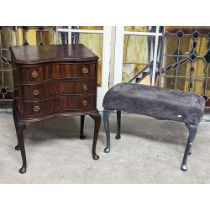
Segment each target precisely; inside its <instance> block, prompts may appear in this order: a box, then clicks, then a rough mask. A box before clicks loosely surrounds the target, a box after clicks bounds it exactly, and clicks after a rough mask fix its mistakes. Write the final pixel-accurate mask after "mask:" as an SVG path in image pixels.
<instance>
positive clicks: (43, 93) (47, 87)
mask: <svg viewBox="0 0 210 210" xmlns="http://www.w3.org/2000/svg"><path fill="white" fill-rule="evenodd" d="M95 91H96V82H95V79H92V80H82V81H72V80H68V79H57V80H53V81H50V82H46V83H40V84H39V83H38V84H24V85H21V95H22V98H23V99H37V98H48V97H51V96H55V95H62V94H86V93H87V94H90V93H95Z"/></svg>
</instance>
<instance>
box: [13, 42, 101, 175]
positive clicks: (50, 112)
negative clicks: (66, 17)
mask: <svg viewBox="0 0 210 210" xmlns="http://www.w3.org/2000/svg"><path fill="white" fill-rule="evenodd" d="M10 51H11V57H12V63H13V78H14V93H15V97H14V104H13V115H14V122H15V127H16V131H17V137H18V145H17V146H16V149H17V150H20V151H21V155H22V159H23V166H22V168H21V169H20V173H25V172H26V167H27V164H26V155H25V148H24V140H23V130H24V129H25V128H26V127H27V125H29V124H30V123H33V122H36V121H40V120H44V119H48V118H51V117H55V116H72V115H80V116H81V130H80V138H81V139H84V138H85V136H84V135H83V127H84V118H85V115H90V117H92V118H93V120H94V121H95V131H94V137H93V145H92V155H93V158H94V159H98V158H99V157H98V155H97V154H96V151H95V150H96V143H97V137H98V132H99V128H100V123H101V116H100V114H99V112H98V110H97V108H96V92H97V62H98V57H97V56H96V55H95V54H94V53H92V52H91V51H90V50H89V49H87V48H86V47H84V46H83V45H51V46H22V47H11V48H10Z"/></svg>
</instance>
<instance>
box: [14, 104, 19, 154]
mask: <svg viewBox="0 0 210 210" xmlns="http://www.w3.org/2000/svg"><path fill="white" fill-rule="evenodd" d="M12 114H13V119H14V124H15V130H16V135H18V133H17V115H16V113H15V105H14V103H13V107H12ZM15 150H20V145H19V143H18V142H17V145H16V146H15Z"/></svg>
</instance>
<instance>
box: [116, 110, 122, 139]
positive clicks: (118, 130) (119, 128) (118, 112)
mask: <svg viewBox="0 0 210 210" xmlns="http://www.w3.org/2000/svg"><path fill="white" fill-rule="evenodd" d="M120 137H121V111H117V135H116V136H115V139H120Z"/></svg>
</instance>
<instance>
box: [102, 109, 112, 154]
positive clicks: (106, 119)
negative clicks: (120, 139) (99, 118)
mask: <svg viewBox="0 0 210 210" xmlns="http://www.w3.org/2000/svg"><path fill="white" fill-rule="evenodd" d="M111 112H112V110H108V109H104V111H103V121H104V129H105V133H106V147H105V149H104V152H105V153H109V152H110V130H109V115H110V113H111Z"/></svg>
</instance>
